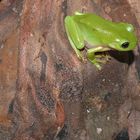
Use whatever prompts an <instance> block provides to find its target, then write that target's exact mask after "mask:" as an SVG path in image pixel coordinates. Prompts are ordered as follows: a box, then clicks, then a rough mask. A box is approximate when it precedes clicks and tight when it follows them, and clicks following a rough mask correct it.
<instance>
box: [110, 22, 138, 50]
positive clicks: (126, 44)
mask: <svg viewBox="0 0 140 140" xmlns="http://www.w3.org/2000/svg"><path fill="white" fill-rule="evenodd" d="M120 24H121V28H120V29H118V33H115V35H114V36H115V37H114V38H113V40H112V42H111V43H110V44H109V47H111V48H112V49H115V50H118V51H130V50H133V49H134V48H135V47H136V45H137V37H136V36H135V34H134V28H133V26H132V25H131V24H125V23H120Z"/></svg>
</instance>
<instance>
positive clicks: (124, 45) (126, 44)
mask: <svg viewBox="0 0 140 140" xmlns="http://www.w3.org/2000/svg"><path fill="white" fill-rule="evenodd" d="M121 46H122V48H124V49H125V48H128V46H129V42H124V43H123V44H122V45H121Z"/></svg>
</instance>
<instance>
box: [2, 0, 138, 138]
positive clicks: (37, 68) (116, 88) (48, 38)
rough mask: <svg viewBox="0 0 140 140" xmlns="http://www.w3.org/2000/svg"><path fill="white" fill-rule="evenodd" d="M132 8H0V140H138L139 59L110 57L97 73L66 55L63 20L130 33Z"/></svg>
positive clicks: (20, 3) (107, 0)
mask: <svg viewBox="0 0 140 140" xmlns="http://www.w3.org/2000/svg"><path fill="white" fill-rule="evenodd" d="M138 5H140V3H139V1H138V0H134V1H132V0H75V1H73V0H1V1H0V140H122V139H123V140H139V139H140V95H139V94H140V85H139V80H140V57H139V47H137V48H136V49H135V50H134V52H133V53H132V52H125V53H121V52H109V54H110V55H111V57H112V59H111V60H110V62H108V63H107V64H105V65H104V66H103V69H102V70H101V71H97V70H96V68H95V67H94V65H92V64H91V63H90V62H88V61H87V62H81V61H80V60H79V59H78V58H77V57H76V55H75V53H74V51H73V49H72V48H71V46H70V44H69V41H68V39H67V36H66V32H65V29H64V18H65V16H67V15H72V14H73V13H74V12H75V11H80V12H92V13H96V14H98V15H100V16H102V17H105V18H107V19H109V20H113V21H124V22H129V23H131V24H133V25H134V27H135V29H136V34H137V36H138V37H139V36H140V28H139V24H140V14H139V13H140V12H139V7H138Z"/></svg>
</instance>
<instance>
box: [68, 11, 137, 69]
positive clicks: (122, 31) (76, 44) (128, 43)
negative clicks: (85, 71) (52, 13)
mask: <svg viewBox="0 0 140 140" xmlns="http://www.w3.org/2000/svg"><path fill="white" fill-rule="evenodd" d="M65 29H66V33H67V36H68V39H69V42H70V44H71V46H72V48H73V49H74V51H75V53H76V54H77V56H78V57H79V58H80V59H83V54H82V51H83V50H84V49H85V50H86V51H87V52H86V54H87V58H88V60H89V61H90V62H92V63H93V64H94V65H95V66H96V67H97V68H98V69H99V70H100V69H101V64H102V63H103V62H104V61H103V59H104V58H105V56H104V55H101V54H100V55H99V54H98V55H97V53H98V52H104V51H109V50H117V51H130V50H133V49H134V48H135V47H136V45H137V37H136V36H135V34H134V27H133V25H131V24H128V23H123V22H119V23H117V22H112V21H109V20H106V19H104V18H102V17H100V16H97V15H95V14H92V13H79V12H75V14H74V15H73V16H66V18H65ZM99 58H100V59H99ZM101 58H102V59H101Z"/></svg>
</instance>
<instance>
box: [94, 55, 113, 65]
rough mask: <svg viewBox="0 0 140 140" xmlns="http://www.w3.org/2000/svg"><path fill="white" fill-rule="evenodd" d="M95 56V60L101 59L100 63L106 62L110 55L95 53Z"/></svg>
mask: <svg viewBox="0 0 140 140" xmlns="http://www.w3.org/2000/svg"><path fill="white" fill-rule="evenodd" d="M95 58H96V59H97V60H99V61H100V60H101V63H106V62H108V61H109V60H110V59H111V56H110V55H109V54H101V55H96V56H95Z"/></svg>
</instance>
